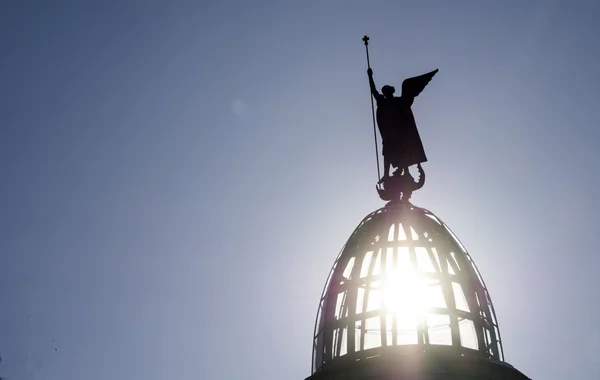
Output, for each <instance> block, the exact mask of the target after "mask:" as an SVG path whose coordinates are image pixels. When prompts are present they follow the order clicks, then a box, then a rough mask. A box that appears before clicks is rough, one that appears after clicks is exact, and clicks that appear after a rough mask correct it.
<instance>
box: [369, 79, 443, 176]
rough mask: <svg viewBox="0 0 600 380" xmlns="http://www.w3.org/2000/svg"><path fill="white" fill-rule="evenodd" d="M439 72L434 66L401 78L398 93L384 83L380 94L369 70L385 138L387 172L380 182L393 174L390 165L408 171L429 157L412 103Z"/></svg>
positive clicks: (381, 129)
mask: <svg viewBox="0 0 600 380" xmlns="http://www.w3.org/2000/svg"><path fill="white" fill-rule="evenodd" d="M437 72H438V70H437V69H435V70H434V71H431V72H429V73H427V74H423V75H420V76H417V77H413V78H408V79H405V80H404V82H402V95H401V96H400V97H395V96H394V92H395V91H396V90H395V89H394V87H392V86H389V85H385V86H383V87H382V88H381V92H382V94H380V93H379V92H378V91H377V88H376V87H375V82H374V81H373V70H371V68H369V69H368V70H367V74H368V75H369V84H370V86H371V93H372V94H373V97H374V98H375V100H376V101H377V126H378V127H379V133H380V134H381V140H382V151H381V153H382V155H383V167H384V171H383V173H384V174H383V177H382V178H381V181H380V182H384V181H385V180H386V179H387V178H389V177H390V167H395V168H399V170H401V172H402V173H408V167H409V166H411V165H415V164H420V163H422V162H426V161H427V157H426V156H425V150H424V149H423V143H422V142H421V137H420V136H419V131H418V130H417V124H416V123H415V118H414V116H413V113H412V109H411V106H412V104H413V101H414V99H415V98H416V97H417V96H418V95H419V94H420V93H421V92H422V91H423V89H424V88H425V86H427V84H428V83H429V82H430V81H431V78H433V76H434V75H435V74H436V73H437Z"/></svg>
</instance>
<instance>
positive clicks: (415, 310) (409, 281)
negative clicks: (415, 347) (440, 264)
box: [382, 270, 431, 332]
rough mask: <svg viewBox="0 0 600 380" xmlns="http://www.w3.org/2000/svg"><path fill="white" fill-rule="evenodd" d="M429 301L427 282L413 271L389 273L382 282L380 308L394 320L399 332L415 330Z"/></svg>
mask: <svg viewBox="0 0 600 380" xmlns="http://www.w3.org/2000/svg"><path fill="white" fill-rule="evenodd" d="M429 301H430V300H429V295H428V292H427V282H426V281H425V279H424V278H423V277H422V276H420V275H419V273H416V272H415V271H412V270H402V271H396V272H395V273H389V274H388V275H387V276H386V277H385V279H384V281H383V282H382V303H383V304H382V307H383V308H385V309H386V310H387V311H388V312H391V313H392V314H393V316H394V317H395V318H396V321H397V322H396V323H397V327H398V331H399V332H400V331H402V330H415V329H416V327H417V324H418V323H419V321H420V320H421V319H422V318H423V317H424V316H425V315H426V314H427V309H428V306H429V305H430V304H431V302H429Z"/></svg>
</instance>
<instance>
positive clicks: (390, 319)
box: [385, 314, 394, 346]
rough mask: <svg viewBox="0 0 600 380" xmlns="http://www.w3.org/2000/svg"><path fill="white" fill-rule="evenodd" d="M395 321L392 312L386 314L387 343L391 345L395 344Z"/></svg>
mask: <svg viewBox="0 0 600 380" xmlns="http://www.w3.org/2000/svg"><path fill="white" fill-rule="evenodd" d="M393 323H394V318H393V317H392V314H387V315H386V316H385V335H386V337H385V341H386V343H387V345H388V346H391V345H392V344H393V341H392V326H393Z"/></svg>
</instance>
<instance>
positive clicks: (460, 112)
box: [0, 0, 600, 380]
mask: <svg viewBox="0 0 600 380" xmlns="http://www.w3.org/2000/svg"><path fill="white" fill-rule="evenodd" d="M492 3H494V4H492ZM599 19H600V2H598V1H570V2H567V1H562V2H561V1H549V0H539V1H523V0H515V1H502V2H500V1H498V2H491V1H487V2H486V1H479V0H472V1H452V2H450V1H441V0H439V1H397V0H395V1H380V2H376V1H370V2H367V1H341V0H339V1H333V0H332V1H325V0H322V1H313V0H298V1H285V0H279V1H275V0H272V1H267V0H263V1H261V0H257V1H242V0H238V1H218V2H217V1H213V2H209V1H183V0H182V1H174V0H173V1H152V0H139V1H132V0H127V1H125V0H124V1H83V0H79V1H76V0H73V1H59V0H56V1H33V0H32V1H27V0H22V1H18V0H4V1H2V2H1V3H0V175H1V178H2V182H1V185H0V210H1V212H0V234H1V235H0V237H1V238H0V354H1V356H2V358H3V362H2V363H1V364H0V376H5V377H6V378H7V379H8V380H21V379H23V380H31V379H44V380H71V379H72V380H80V379H86V380H100V379H107V378H110V379H144V380H152V379H157V380H158V379H165V378H174V379H190V380H191V379H232V380H236V379H242V378H243V379H257V380H258V379H261V380H263V379H278V380H279V379H304V378H305V377H307V376H309V375H310V365H311V360H310V356H311V343H312V342H311V339H312V333H313V323H314V319H315V313H316V310H317V303H318V299H319V296H320V293H321V290H322V287H323V285H324V282H325V279H326V276H327V273H328V271H329V269H330V267H331V265H332V263H333V261H334V259H335V257H336V255H337V253H338V252H339V250H340V248H341V247H342V245H343V244H344V243H345V241H346V239H347V238H348V236H349V235H350V233H351V232H352V230H353V229H354V228H355V227H356V225H357V224H358V223H359V222H360V220H361V219H362V218H363V217H364V216H365V215H366V214H367V213H369V212H371V211H373V210H375V209H377V208H379V207H381V206H383V204H384V203H383V202H382V201H381V200H380V199H379V198H378V196H377V193H376V192H375V189H374V186H375V182H376V180H377V174H376V166H375V154H374V147H373V127H372V124H371V110H370V101H369V90H368V82H367V75H366V60H365V51H364V46H363V44H362V41H361V38H362V36H363V35H364V34H368V35H369V36H370V37H371V44H370V53H371V64H372V67H373V70H374V78H375V81H376V83H377V85H378V87H381V86H383V85H384V84H392V85H395V86H396V87H397V88H399V87H400V84H401V82H402V80H403V79H404V78H406V77H410V76H415V75H419V74H422V73H425V72H428V71H430V70H433V69H435V68H439V70H440V71H439V73H438V74H437V75H436V77H435V78H434V79H433V80H432V82H431V83H430V84H429V85H428V87H427V88H426V89H425V91H423V93H422V94H421V95H420V96H419V97H418V98H417V99H416V100H415V104H414V107H413V111H414V113H415V116H416V119H417V125H418V126H419V130H420V133H421V138H422V140H423V143H424V146H425V150H426V152H427V155H428V158H429V162H427V163H426V164H424V169H425V171H426V173H427V183H426V185H425V187H424V188H423V189H422V190H421V191H419V192H417V193H415V194H414V196H413V198H412V200H413V202H414V203H415V204H416V205H418V206H421V207H425V208H427V209H429V210H431V211H433V212H434V213H435V214H436V215H438V216H439V217H440V218H442V219H443V220H444V221H445V222H446V223H447V224H448V225H449V226H450V227H451V228H452V229H453V231H454V232H455V233H456V234H457V235H458V237H459V238H460V239H461V241H462V242H463V243H464V244H465V245H466V247H467V248H468V250H469V252H470V254H471V255H472V257H473V259H474V260H475V262H476V263H477V265H478V267H479V269H480V270H481V272H482V274H483V277H484V279H485V281H486V283H487V285H488V288H489V289H490V292H491V296H492V299H493V301H494V304H495V307H496V311H497V315H498V319H499V322H500V329H501V333H502V337H503V339H504V349H505V353H506V359H507V361H508V362H510V363H512V364H513V365H515V366H516V367H517V368H519V369H520V370H521V371H523V372H524V373H526V374H527V375H528V376H530V377H532V378H534V379H546V380H562V379H567V378H571V379H594V378H596V379H597V378H600V356H599V355H598V353H599V352H600V323H599V322H598V321H600V306H599V305H600V279H599V276H598V274H599V272H600V255H599V253H598V252H599V247H600V233H599V232H598V222H599V215H600V205H599V202H598V194H599V193H600V170H599V165H598V164H599V151H598V147H597V146H598V142H599V140H600V132H599V127H600V116H599V107H598V104H599V102H598V101H599V99H600V80H599V79H598V74H597V73H596V71H597V69H598V67H599V58H600V23H599V22H598V20H599Z"/></svg>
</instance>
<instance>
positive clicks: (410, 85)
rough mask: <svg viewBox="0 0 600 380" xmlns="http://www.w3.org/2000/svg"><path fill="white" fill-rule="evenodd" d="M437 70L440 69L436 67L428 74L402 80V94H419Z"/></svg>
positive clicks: (411, 95) (412, 96)
mask: <svg viewBox="0 0 600 380" xmlns="http://www.w3.org/2000/svg"><path fill="white" fill-rule="evenodd" d="M437 72H438V69H435V70H433V71H431V72H428V73H427V74H423V75H419V76H418V77H412V78H408V79H405V80H404V82H402V96H403V97H410V98H414V97H416V96H417V95H419V94H420V93H421V91H423V89H424V88H425V86H427V83H429V82H430V81H431V78H433V76H434V75H435V74H436V73H437Z"/></svg>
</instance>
